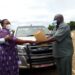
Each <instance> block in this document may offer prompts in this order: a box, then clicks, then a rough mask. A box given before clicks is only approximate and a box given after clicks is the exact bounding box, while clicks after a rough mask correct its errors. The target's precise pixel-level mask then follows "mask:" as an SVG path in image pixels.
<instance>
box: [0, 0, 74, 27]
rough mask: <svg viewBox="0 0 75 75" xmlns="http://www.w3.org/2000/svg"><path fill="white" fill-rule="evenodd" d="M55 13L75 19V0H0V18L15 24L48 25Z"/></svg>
mask: <svg viewBox="0 0 75 75" xmlns="http://www.w3.org/2000/svg"><path fill="white" fill-rule="evenodd" d="M56 14H62V15H63V16H64V19H65V22H69V21H75V0H0V19H4V18H7V19H9V21H11V23H12V24H14V27H15V25H27V24H28V25H30V24H32V25H45V26H48V25H49V24H50V23H51V22H52V20H53V18H54V16H55V15H56Z"/></svg>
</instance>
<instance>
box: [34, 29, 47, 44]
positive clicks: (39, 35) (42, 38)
mask: <svg viewBox="0 0 75 75" xmlns="http://www.w3.org/2000/svg"><path fill="white" fill-rule="evenodd" d="M34 36H35V38H36V41H37V42H42V41H45V40H47V37H46V35H45V33H44V32H43V31H41V30H40V31H37V32H36V33H35V34H34ZM43 45H47V44H43Z"/></svg>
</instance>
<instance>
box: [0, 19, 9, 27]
mask: <svg viewBox="0 0 75 75" xmlns="http://www.w3.org/2000/svg"><path fill="white" fill-rule="evenodd" d="M5 20H8V19H3V20H0V24H1V26H2V27H3V25H4V21H5Z"/></svg>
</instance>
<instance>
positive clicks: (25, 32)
mask: <svg viewBox="0 0 75 75" xmlns="http://www.w3.org/2000/svg"><path fill="white" fill-rule="evenodd" d="M37 30H42V31H43V32H44V33H45V34H46V36H48V35H49V34H50V31H49V30H48V29H47V28H45V27H44V26H19V27H18V28H17V30H16V33H15V36H16V37H17V38H19V39H22V40H36V39H35V37H34V35H33V34H34V33H35V32H36V31H37ZM53 49H54V48H53V43H50V44H48V45H47V46H41V45H35V44H33V45H30V44H24V45H17V50H18V55H19V67H20V68H41V67H48V66H53V65H54V64H55V61H54V57H53Z"/></svg>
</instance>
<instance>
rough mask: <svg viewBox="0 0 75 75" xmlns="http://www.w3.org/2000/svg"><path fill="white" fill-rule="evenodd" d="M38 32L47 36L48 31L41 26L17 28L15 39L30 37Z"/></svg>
mask: <svg viewBox="0 0 75 75" xmlns="http://www.w3.org/2000/svg"><path fill="white" fill-rule="evenodd" d="M38 30H42V31H43V32H44V33H45V34H49V30H48V29H47V28H45V27H41V26H33V27H26V26H25V27H18V28H17V30H16V36H17V37H25V36H32V35H34V33H35V32H37V31H38Z"/></svg>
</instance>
